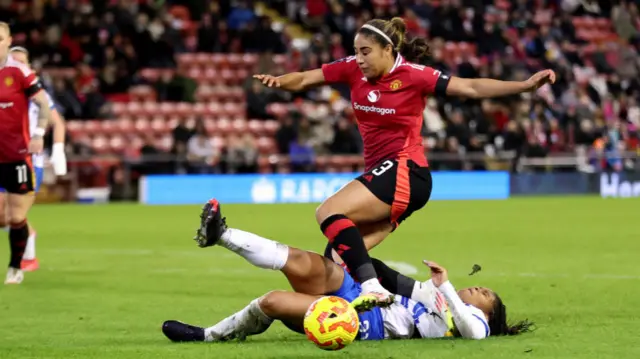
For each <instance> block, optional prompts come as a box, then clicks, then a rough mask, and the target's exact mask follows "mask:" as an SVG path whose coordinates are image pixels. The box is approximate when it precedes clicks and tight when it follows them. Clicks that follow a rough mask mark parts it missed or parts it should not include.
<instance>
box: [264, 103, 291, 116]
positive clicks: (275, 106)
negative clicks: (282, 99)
mask: <svg viewBox="0 0 640 359" xmlns="http://www.w3.org/2000/svg"><path fill="white" fill-rule="evenodd" d="M288 112H289V109H288V108H287V106H286V105H284V104H281V103H272V104H269V105H267V113H269V114H272V115H274V116H276V117H283V116H284V115H286V114H287V113H288Z"/></svg>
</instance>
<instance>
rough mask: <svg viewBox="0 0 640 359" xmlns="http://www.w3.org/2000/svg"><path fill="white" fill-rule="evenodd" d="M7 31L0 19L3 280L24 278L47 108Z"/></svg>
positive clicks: (45, 97) (38, 88)
mask: <svg viewBox="0 0 640 359" xmlns="http://www.w3.org/2000/svg"><path fill="white" fill-rule="evenodd" d="M10 46H11V31H10V28H9V25H8V24H7V23H5V22H0V188H4V189H5V191H6V193H0V196H6V201H7V203H8V204H9V221H10V223H9V225H10V229H9V245H10V247H11V257H10V260H9V269H8V270H7V276H6V279H5V281H4V282H5V284H20V283H21V282H22V280H23V279H24V275H23V273H22V270H21V269H20V262H21V261H22V256H23V254H24V251H25V247H26V245H27V238H28V237H29V225H28V224H27V212H29V209H30V208H31V205H32V204H33V201H34V199H35V195H34V192H33V191H34V187H35V175H34V169H33V163H32V157H31V155H32V154H34V153H40V152H42V147H43V140H42V137H43V136H44V134H45V129H46V127H47V125H48V123H49V117H50V113H51V110H50V108H49V99H48V98H47V96H46V95H45V93H44V91H42V85H41V84H40V81H39V80H38V78H37V77H36V74H35V73H34V72H33V71H32V70H31V69H30V68H29V67H28V66H26V65H25V64H22V63H20V62H18V61H17V60H15V59H14V58H13V57H12V55H11V54H10V53H9V47H10ZM29 100H31V101H33V103H35V104H36V106H38V107H39V108H40V113H39V115H38V117H37V124H36V126H35V128H34V130H33V132H32V133H33V135H31V134H30V129H29Z"/></svg>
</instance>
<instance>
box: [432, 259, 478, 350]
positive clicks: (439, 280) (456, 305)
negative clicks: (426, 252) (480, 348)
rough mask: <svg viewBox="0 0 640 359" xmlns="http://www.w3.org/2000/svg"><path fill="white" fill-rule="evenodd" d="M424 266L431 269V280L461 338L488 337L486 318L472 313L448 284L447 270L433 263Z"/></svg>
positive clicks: (449, 283)
mask: <svg viewBox="0 0 640 359" xmlns="http://www.w3.org/2000/svg"><path fill="white" fill-rule="evenodd" d="M424 264H425V265H426V266H427V267H429V269H431V280H432V282H433V285H435V286H436V287H437V288H438V289H439V290H440V292H441V293H442V294H443V295H444V297H445V298H446V301H447V304H448V305H449V310H450V311H451V315H452V316H453V321H454V323H455V326H456V329H458V332H460V335H462V337H463V338H467V339H484V338H486V337H487V336H489V330H488V328H489V326H488V324H487V320H486V318H483V317H481V316H480V315H478V314H476V313H474V312H473V311H472V310H471V308H470V307H468V306H467V305H466V304H465V303H464V302H463V301H462V299H460V296H459V295H458V293H457V292H456V290H455V288H454V287H453V285H452V284H451V282H449V276H448V273H447V270H446V269H445V268H444V267H442V266H440V265H438V264H437V263H435V262H431V261H425V262H424Z"/></svg>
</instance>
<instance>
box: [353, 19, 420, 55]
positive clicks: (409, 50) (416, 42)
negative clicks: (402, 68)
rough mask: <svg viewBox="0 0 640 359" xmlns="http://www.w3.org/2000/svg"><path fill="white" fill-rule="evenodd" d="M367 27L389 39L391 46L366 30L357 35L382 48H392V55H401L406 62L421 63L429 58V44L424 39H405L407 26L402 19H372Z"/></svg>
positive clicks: (382, 38) (374, 33)
mask: <svg viewBox="0 0 640 359" xmlns="http://www.w3.org/2000/svg"><path fill="white" fill-rule="evenodd" d="M367 25H370V26H373V27H375V28H376V29H378V30H380V31H382V32H383V33H384V34H385V35H387V37H389V39H391V41H392V42H393V44H390V43H389V41H387V39H385V38H384V37H382V36H380V34H378V33H377V32H375V31H373V30H370V29H367V28H360V30H358V33H361V34H363V35H366V36H369V37H372V38H374V39H375V40H376V42H378V43H379V44H380V46H382V47H385V46H387V45H391V46H393V52H394V54H400V55H402V56H403V57H404V58H405V59H406V60H407V61H409V62H415V63H422V62H424V61H425V60H427V59H428V58H429V57H430V49H429V44H428V42H427V40H426V39H424V38H421V37H415V38H413V39H411V40H409V39H408V38H407V25H406V24H405V23H404V20H402V18H399V17H394V18H393V19H391V20H388V21H387V20H381V19H374V20H370V21H368V22H367Z"/></svg>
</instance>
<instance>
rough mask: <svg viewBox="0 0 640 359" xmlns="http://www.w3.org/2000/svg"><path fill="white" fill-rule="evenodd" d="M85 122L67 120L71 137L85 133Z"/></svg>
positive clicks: (67, 127)
mask: <svg viewBox="0 0 640 359" xmlns="http://www.w3.org/2000/svg"><path fill="white" fill-rule="evenodd" d="M83 127H84V126H83V124H82V122H81V121H75V120H74V121H67V122H66V129H67V131H68V132H69V134H70V135H71V137H74V138H75V137H78V136H80V134H82V133H83Z"/></svg>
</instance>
